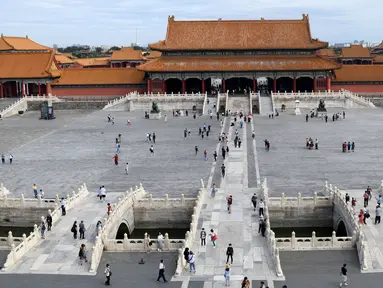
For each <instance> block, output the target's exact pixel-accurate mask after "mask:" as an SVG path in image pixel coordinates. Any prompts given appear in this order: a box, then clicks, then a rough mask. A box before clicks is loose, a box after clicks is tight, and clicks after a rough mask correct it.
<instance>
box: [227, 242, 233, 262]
mask: <svg viewBox="0 0 383 288" xmlns="http://www.w3.org/2000/svg"><path fill="white" fill-rule="evenodd" d="M233 254H234V249H233V247H232V246H231V244H229V247H227V249H226V255H227V259H226V264H227V263H229V258H230V259H231V264H233Z"/></svg>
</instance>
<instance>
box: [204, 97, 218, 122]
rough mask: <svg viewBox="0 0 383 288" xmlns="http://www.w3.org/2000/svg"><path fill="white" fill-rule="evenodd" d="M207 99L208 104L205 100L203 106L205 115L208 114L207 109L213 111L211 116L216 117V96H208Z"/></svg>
mask: <svg viewBox="0 0 383 288" xmlns="http://www.w3.org/2000/svg"><path fill="white" fill-rule="evenodd" d="M207 99H208V100H209V104H207V102H206V107H205V115H210V113H209V111H211V112H213V117H216V115H217V113H216V108H215V107H214V105H215V104H217V97H216V96H208V97H207Z"/></svg>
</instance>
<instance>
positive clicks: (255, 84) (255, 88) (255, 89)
mask: <svg viewBox="0 0 383 288" xmlns="http://www.w3.org/2000/svg"><path fill="white" fill-rule="evenodd" d="M253 91H254V92H257V78H253Z"/></svg>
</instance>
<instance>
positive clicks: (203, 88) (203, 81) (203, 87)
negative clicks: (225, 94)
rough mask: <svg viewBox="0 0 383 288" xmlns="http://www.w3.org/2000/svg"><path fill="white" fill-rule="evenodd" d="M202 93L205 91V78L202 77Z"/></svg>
mask: <svg viewBox="0 0 383 288" xmlns="http://www.w3.org/2000/svg"><path fill="white" fill-rule="evenodd" d="M201 88H202V94H203V93H205V79H203V78H202V79H201Z"/></svg>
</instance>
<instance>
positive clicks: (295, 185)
mask: <svg viewBox="0 0 383 288" xmlns="http://www.w3.org/2000/svg"><path fill="white" fill-rule="evenodd" d="M342 111H343V110H342V109H336V108H330V109H328V115H329V116H330V117H329V119H328V122H327V123H325V121H324V120H322V119H320V118H309V121H308V122H307V123H306V120H305V115H306V113H309V111H307V110H303V109H302V115H301V116H295V115H292V111H287V112H283V113H280V116H279V117H274V119H269V118H268V117H257V118H256V119H255V121H254V125H255V131H256V139H257V150H258V159H259V165H260V173H261V175H262V177H267V179H268V183H269V186H270V189H271V195H272V196H280V195H281V193H282V192H284V193H286V195H288V196H297V195H298V192H299V193H301V194H302V195H304V196H312V195H313V193H314V191H317V192H320V191H321V190H322V188H323V183H324V182H325V181H328V182H329V183H334V184H336V185H337V186H338V188H340V189H344V190H345V189H360V188H366V187H367V186H368V185H370V186H372V185H377V184H378V183H380V181H381V178H382V176H381V175H382V174H383V167H382V165H381V163H382V161H383V158H382V157H383V155H382V153H380V150H381V145H382V144H381V143H382V140H383V138H382V136H381V133H380V129H381V120H382V119H383V113H382V110H381V109H348V110H345V112H346V119H340V120H337V121H335V122H333V121H332V118H331V117H332V115H333V114H334V113H338V112H342ZM309 137H311V138H312V139H313V140H314V141H315V139H316V138H317V139H318V141H319V149H318V150H308V149H307V148H306V138H309ZM265 139H267V140H269V141H270V143H271V147H270V151H269V152H266V151H265V149H264V143H263V141H264V140H265ZM345 141H346V142H348V141H351V142H353V141H354V142H355V152H354V153H342V143H343V142H345Z"/></svg>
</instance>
